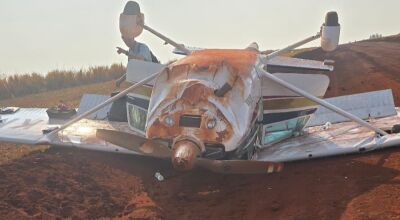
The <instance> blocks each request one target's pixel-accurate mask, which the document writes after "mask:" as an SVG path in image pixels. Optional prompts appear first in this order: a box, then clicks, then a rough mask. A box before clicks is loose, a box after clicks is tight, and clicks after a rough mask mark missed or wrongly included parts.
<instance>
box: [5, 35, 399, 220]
mask: <svg viewBox="0 0 400 220" xmlns="http://www.w3.org/2000/svg"><path fill="white" fill-rule="evenodd" d="M320 55H321V52H320V51H318V50H315V51H310V52H306V53H304V54H301V55H300V56H302V57H313V58H317V57H318V56H320ZM326 57H327V58H329V59H336V71H335V72H333V73H329V74H328V75H329V76H330V77H331V79H332V85H331V87H330V90H329V93H328V95H329V96H335V95H340V94H349V93H353V92H364V91H371V90H376V89H385V88H392V89H393V90H394V93H395V96H396V103H397V104H400V84H399V83H400V39H399V38H398V39H397V40H396V39H395V40H390V41H388V40H387V41H385V42H380V41H377V42H359V43H355V44H348V45H342V46H341V47H340V48H339V50H338V51H336V52H333V53H331V54H327V55H326ZM157 171H160V172H161V173H162V174H163V175H164V176H165V177H166V180H165V181H163V182H158V181H157V180H156V179H155V178H154V173H155V172H157ZM399 185H400V151H398V150H397V149H391V150H385V151H380V152H375V153H368V154H362V155H351V156H342V157H335V158H328V159H320V160H312V161H303V162H297V163H289V164H287V165H286V167H285V169H284V171H283V172H282V173H279V174H273V175H219V174H213V173H209V172H206V171H203V170H195V171H193V172H189V173H178V172H175V171H174V170H172V168H171V166H170V164H169V163H168V161H159V160H154V159H149V158H141V157H136V156H128V155H118V154H106V153H99V152H91V151H84V150H78V149H65V148H50V149H49V150H47V151H44V150H39V151H36V152H34V153H31V154H28V155H26V156H23V157H21V158H19V159H13V160H12V161H11V162H7V163H4V164H3V165H1V166H0V216H1V219H30V218H37V219H43V218H44V219H55V218H73V219H97V218H121V219H129V218H131V219H209V220H210V219H400V209H399V208H398V207H399V206H400V187H399Z"/></svg>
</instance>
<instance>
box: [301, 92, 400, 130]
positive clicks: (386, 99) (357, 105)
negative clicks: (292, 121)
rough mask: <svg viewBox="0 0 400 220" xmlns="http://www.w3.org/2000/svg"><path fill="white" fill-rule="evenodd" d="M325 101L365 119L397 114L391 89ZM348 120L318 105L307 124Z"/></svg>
mask: <svg viewBox="0 0 400 220" xmlns="http://www.w3.org/2000/svg"><path fill="white" fill-rule="evenodd" d="M325 101H327V102H329V103H331V104H333V105H335V106H337V107H339V108H341V109H343V110H345V111H347V112H350V113H351V114H353V115H355V116H357V117H359V118H361V119H365V120H367V119H370V118H382V117H387V116H393V115H396V114H397V112H396V108H395V105H394V100H393V94H392V90H391V89H388V90H381V91H374V92H366V93H360V94H353V95H347V96H339V97H333V98H328V99H325ZM348 120H349V119H347V118H344V117H343V116H341V115H338V114H336V113H335V112H332V111H331V110H329V109H326V108H324V107H323V106H319V107H318V110H317V111H316V112H315V114H314V115H313V118H312V119H311V120H310V122H309V123H308V126H316V125H323V124H325V123H326V122H330V123H338V122H344V121H348Z"/></svg>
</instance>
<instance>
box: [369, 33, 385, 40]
mask: <svg viewBox="0 0 400 220" xmlns="http://www.w3.org/2000/svg"><path fill="white" fill-rule="evenodd" d="M382 37H383V35H382V34H371V36H369V39H370V40H374V39H380V38H382Z"/></svg>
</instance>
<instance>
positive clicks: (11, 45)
mask: <svg viewBox="0 0 400 220" xmlns="http://www.w3.org/2000/svg"><path fill="white" fill-rule="evenodd" d="M138 2H139V4H140V5H141V8H142V11H143V12H144V14H145V17H146V23H147V24H148V25H149V26H151V27H153V28H155V29H156V30H158V31H160V32H162V33H164V34H165V35H167V36H169V37H170V38H172V39H174V40H176V41H178V42H180V43H185V44H186V45H191V46H197V47H207V48H244V47H246V46H247V45H248V44H249V43H251V42H253V41H257V42H258V43H259V45H260V47H261V48H262V49H277V48H281V47H284V46H285V45H288V44H290V43H293V42H295V41H298V40H301V39H302V38H304V37H308V36H310V35H312V34H315V33H316V32H317V31H318V30H319V27H320V25H321V24H322V22H323V19H324V15H325V13H326V12H327V11H329V10H336V11H338V13H339V19H340V23H341V25H342V36H341V42H342V43H347V42H349V41H354V40H358V39H365V38H368V37H369V35H371V34H373V33H380V34H383V35H391V34H397V33H400V13H399V9H400V1H399V0H382V1H376V0H296V1H295V0H290V1H289V0H280V1H277V0H247V1H243V0H242V1H239V0H230V1H227V0H168V1H166V0H142V1H138ZM125 3H126V1H118V0H68V1H67V0H64V1H61V0H23V1H13V0H1V1H0V74H14V73H24V72H33V71H35V72H39V73H45V72H47V71H49V70H52V69H56V68H58V69H79V68H82V67H89V66H92V65H108V64H111V63H115V62H118V63H119V62H123V63H125V62H126V57H124V56H122V55H118V54H117V53H116V52H115V47H116V46H124V45H123V42H122V41H121V39H120V33H119V29H118V18H119V14H120V13H121V11H122V9H123V7H124V4H125ZM139 41H142V42H145V43H147V44H148V45H149V46H150V48H151V49H152V50H153V51H154V53H155V54H156V55H157V56H158V57H159V58H160V59H161V60H162V61H168V60H169V59H171V57H172V55H171V50H172V48H171V47H170V46H164V45H162V43H163V42H162V41H160V40H159V39H158V38H156V37H154V36H152V35H151V34H149V33H144V34H142V35H141V36H140V37H139ZM311 45H316V44H311Z"/></svg>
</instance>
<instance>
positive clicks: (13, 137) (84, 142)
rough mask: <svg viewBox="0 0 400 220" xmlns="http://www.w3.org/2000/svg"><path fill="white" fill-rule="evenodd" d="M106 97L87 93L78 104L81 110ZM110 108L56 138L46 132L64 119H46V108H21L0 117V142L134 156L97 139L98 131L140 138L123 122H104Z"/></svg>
mask: <svg viewBox="0 0 400 220" xmlns="http://www.w3.org/2000/svg"><path fill="white" fill-rule="evenodd" d="M106 98H108V96H101V95H91V94H86V95H84V96H83V98H82V100H81V104H80V109H79V110H78V114H79V113H80V112H81V111H85V109H86V108H90V107H91V106H96V105H97V104H99V103H101V102H103V101H104V99H106ZM109 108H110V106H108V107H105V108H104V109H101V110H100V111H99V112H97V113H96V114H93V115H91V116H90V117H88V118H87V119H83V120H81V121H79V122H77V123H75V124H73V125H72V126H71V127H68V128H67V129H65V130H63V131H61V132H60V133H59V134H58V136H55V137H49V136H48V135H46V133H47V132H48V131H51V130H52V129H54V128H57V127H59V126H61V125H63V124H64V123H65V122H66V121H67V120H58V119H49V117H48V115H47V112H46V110H47V109H45V108H20V109H19V110H18V111H16V112H15V113H10V114H1V115H0V116H1V118H0V141H4V142H10V143H19V144H29V145H57V146H66V147H78V148H84V149H90V150H98V151H106V152H120V153H128V154H137V152H135V151H131V150H127V149H125V148H122V147H119V146H115V145H113V144H110V143H107V142H105V141H104V140H101V139H98V138H97V137H96V130H97V129H107V130H118V131H123V132H126V133H132V134H135V135H139V136H140V135H142V134H140V133H137V132H134V131H132V130H131V129H129V126H128V123H126V122H111V121H106V120H98V119H104V118H105V117H106V116H107V114H106V113H104V112H108V111H109Z"/></svg>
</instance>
